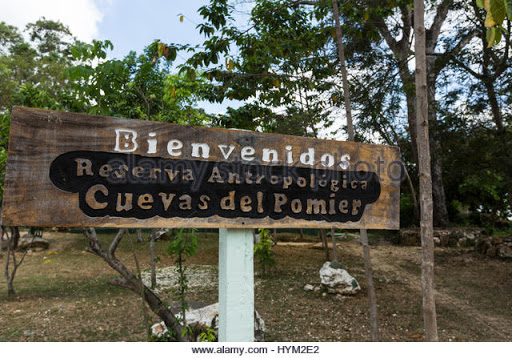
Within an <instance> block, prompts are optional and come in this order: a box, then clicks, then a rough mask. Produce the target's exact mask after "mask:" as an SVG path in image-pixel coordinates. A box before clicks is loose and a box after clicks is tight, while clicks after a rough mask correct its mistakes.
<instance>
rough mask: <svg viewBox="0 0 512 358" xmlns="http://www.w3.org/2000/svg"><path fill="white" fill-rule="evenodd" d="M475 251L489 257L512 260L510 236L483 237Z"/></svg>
mask: <svg viewBox="0 0 512 358" xmlns="http://www.w3.org/2000/svg"><path fill="white" fill-rule="evenodd" d="M476 251H477V252H479V253H481V254H482V255H486V256H489V257H499V258H502V259H510V258H512V236H508V237H485V238H482V239H480V240H478V243H477V245H476Z"/></svg>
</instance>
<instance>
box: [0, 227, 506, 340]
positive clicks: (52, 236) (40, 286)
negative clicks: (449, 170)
mask: <svg viewBox="0 0 512 358" xmlns="http://www.w3.org/2000/svg"><path fill="white" fill-rule="evenodd" d="M297 235H298V234H297ZM112 236H113V234H107V233H105V234H101V235H100V240H101V242H102V244H103V245H108V244H109V242H110V240H111V238H112ZM306 236H307V239H308V240H309V241H314V239H315V238H314V237H312V236H311V235H306ZM45 237H47V238H48V239H49V240H50V242H51V246H50V250H48V251H43V252H34V253H31V254H29V255H28V256H27V258H26V260H25V262H24V263H23V265H22V266H21V268H20V270H19V272H18V275H17V277H16V280H15V288H16V290H17V298H16V299H15V300H12V301H10V300H7V295H6V291H7V290H6V284H5V279H4V278H3V277H2V279H1V280H0V341H145V340H146V326H145V323H144V316H143V312H142V302H141V298H140V297H139V296H137V295H135V294H133V293H132V292H130V291H128V290H126V289H122V288H117V287H113V286H110V285H108V284H107V281H108V280H109V279H111V278H114V277H116V276H117V275H116V273H115V272H114V271H113V270H112V269H111V268H110V267H108V266H107V265H106V264H105V263H104V262H103V261H102V260H101V259H100V258H98V257H96V256H94V255H92V254H90V253H87V252H85V250H84V249H85V247H86V242H85V240H84V239H83V237H82V235H81V234H69V233H45ZM289 241H297V238H289ZM370 241H371V242H372V244H373V245H372V246H371V255H372V264H373V267H374V279H375V287H376V293H377V300H378V308H379V319H380V327H381V335H382V339H383V340H385V341H418V340H422V339H423V338H422V337H423V321H422V311H421V285H420V277H421V269H420V255H421V251H420V248H418V247H399V246H392V245H391V244H390V239H389V238H386V237H379V236H378V235H376V234H372V235H371V236H370ZM316 242H318V239H317V241H316ZM340 242H341V240H340ZM167 244H168V243H167V242H157V243H156V251H157V253H158V255H159V257H160V259H161V261H160V262H159V263H158V266H159V267H166V266H170V265H171V264H172V260H171V258H169V257H167V256H165V255H164V254H163V252H164V251H165V247H166V246H167ZM311 244H313V242H311ZM132 245H133V248H134V251H135V253H136V255H137V258H138V260H139V262H140V263H141V265H142V269H143V270H147V269H149V262H150V256H149V244H148V243H143V244H141V243H137V242H136V237H135V235H134V234H131V235H130V236H129V237H125V238H124V239H123V241H122V242H121V244H120V246H119V248H118V251H117V257H118V258H119V259H120V260H121V261H123V262H124V263H125V264H126V265H127V266H128V267H130V268H131V269H132V270H135V263H134V257H133V252H132ZM273 250H274V252H275V253H276V256H275V259H276V266H275V268H274V270H273V273H272V276H270V277H263V276H261V275H260V274H259V270H258V267H256V280H255V281H256V285H255V305H256V309H257V310H258V311H259V313H260V314H261V316H262V317H263V319H264V320H265V325H266V327H267V333H266V339H267V341H367V340H369V321H368V300H367V291H366V284H365V277H364V265H363V261H362V253H361V247H360V245H359V244H358V242H357V233H355V232H354V233H351V234H350V235H349V238H348V239H344V240H343V242H341V244H340V260H341V263H342V265H343V267H345V268H346V269H347V270H348V271H349V273H350V274H351V275H352V276H354V277H355V278H356V279H357V280H358V281H359V284H360V285H361V287H362V291H361V292H360V293H359V294H358V295H356V296H351V297H339V296H332V295H323V294H322V292H305V291H304V290H303V287H304V285H306V284H308V283H310V284H315V285H318V284H319V281H320V280H319V276H318V270H319V268H320V267H321V266H322V264H323V262H324V256H325V255H324V252H323V251H322V250H317V249H312V248H311V245H308V244H306V245H305V246H303V245H300V246H297V245H295V246H292V245H287V243H282V244H279V245H278V246H275V247H274V249H273ZM52 251H53V252H55V254H50V252H52ZM48 260H49V262H48ZM187 264H190V265H191V268H192V267H194V266H197V265H209V267H212V266H213V267H216V266H217V264H218V237H217V234H216V233H202V232H201V233H199V234H198V253H197V255H196V256H194V257H192V258H190V259H189V260H188V261H187ZM435 270H436V285H437V290H438V296H437V312H438V325H439V336H440V339H441V340H443V341H449V340H452V341H496V340H498V341H509V340H511V338H512V317H511V311H512V301H511V297H512V285H511V278H512V263H511V262H510V261H500V260H491V259H486V258H482V257H480V256H478V255H476V254H475V253H473V252H469V251H468V250H464V251H461V250H459V249H446V248H442V249H441V248H438V249H436V266H435ZM162 297H163V299H164V300H165V301H174V300H176V297H173V295H172V294H171V293H170V292H165V293H164V294H163V296H162ZM217 297H218V293H217V289H216V283H215V282H213V283H211V284H209V285H205V286H203V287H199V288H195V289H193V290H191V291H190V292H189V294H188V296H187V298H188V299H189V300H193V301H200V302H204V303H207V304H210V303H214V302H216V301H217ZM150 319H151V321H152V322H157V321H159V320H158V317H156V316H155V315H153V314H152V313H150Z"/></svg>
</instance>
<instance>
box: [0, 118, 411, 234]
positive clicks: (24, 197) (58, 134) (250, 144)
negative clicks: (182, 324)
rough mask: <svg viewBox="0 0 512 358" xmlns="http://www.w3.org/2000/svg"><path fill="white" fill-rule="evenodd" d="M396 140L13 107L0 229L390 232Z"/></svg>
mask: <svg viewBox="0 0 512 358" xmlns="http://www.w3.org/2000/svg"><path fill="white" fill-rule="evenodd" d="M401 174H402V173H401V163H400V153H399V150H398V148H396V147H388V146H382V145H373V144H361V143H353V142H339V141H330V140H318V139H312V138H302V137H295V136H287V135H279V134H267V133H256V132H249V131H240V130H227V129H213V128H200V127H191V126H181V125H173V124H164V123H157V122H149V121H140V120H130V119H123V118H113V117H101V116H92V115H86V114H77V113H65V112H56V111H46V110H39V109H29V108H15V109H14V110H13V113H12V119H11V134H10V141H9V156H8V161H7V173H6V179H5V192H4V201H3V213H2V218H3V221H4V225H25V226H61V227H73V226H96V227H197V228H201V227H203V228H214V227H231V228H242V227H313V228H321V227H324V228H326V227H337V228H368V229H398V226H399V193H400V180H401Z"/></svg>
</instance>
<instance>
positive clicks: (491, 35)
mask: <svg viewBox="0 0 512 358" xmlns="http://www.w3.org/2000/svg"><path fill="white" fill-rule="evenodd" d="M496 32H497V29H496V28H495V27H490V28H488V29H487V32H486V34H485V38H486V39H487V47H488V48H489V47H492V46H493V45H494V42H495V41H496Z"/></svg>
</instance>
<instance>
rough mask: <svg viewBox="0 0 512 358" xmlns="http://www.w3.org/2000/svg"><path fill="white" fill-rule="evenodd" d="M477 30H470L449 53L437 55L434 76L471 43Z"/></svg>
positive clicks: (431, 53)
mask: <svg viewBox="0 0 512 358" xmlns="http://www.w3.org/2000/svg"><path fill="white" fill-rule="evenodd" d="M478 32H479V31H478V30H476V29H475V30H471V31H470V32H469V33H467V34H466V35H464V36H463V37H462V38H461V39H460V41H459V42H458V43H457V44H456V45H455V46H454V47H453V48H452V49H451V50H449V51H446V52H445V53H444V54H441V55H439V56H438V57H437V58H436V60H435V66H434V72H435V73H436V75H437V74H438V73H439V72H440V71H441V70H442V69H443V68H444V66H445V65H446V64H447V63H448V62H449V61H450V59H451V58H454V57H455V55H456V54H457V53H459V52H460V51H461V50H462V49H463V48H464V47H465V46H466V45H467V44H469V43H470V42H471V40H472V39H473V37H475V36H476V35H478ZM428 55H435V53H433V52H430V53H427V56H428Z"/></svg>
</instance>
